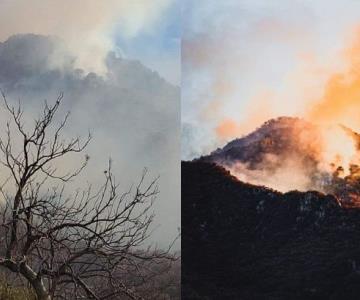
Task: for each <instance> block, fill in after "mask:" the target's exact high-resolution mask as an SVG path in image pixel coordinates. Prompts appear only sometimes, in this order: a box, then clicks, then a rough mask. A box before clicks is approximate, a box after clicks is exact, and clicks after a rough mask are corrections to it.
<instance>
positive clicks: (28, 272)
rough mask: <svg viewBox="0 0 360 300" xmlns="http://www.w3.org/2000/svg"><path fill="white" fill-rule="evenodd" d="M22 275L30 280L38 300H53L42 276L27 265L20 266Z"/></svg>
mask: <svg viewBox="0 0 360 300" xmlns="http://www.w3.org/2000/svg"><path fill="white" fill-rule="evenodd" d="M20 271H21V274H22V275H23V276H24V277H25V278H26V279H27V280H29V282H30V284H31V286H32V287H33V288H34V290H35V293H36V296H37V300H51V297H50V294H49V292H48V291H47V289H46V287H45V285H44V282H43V280H42V278H41V277H40V276H37V274H36V273H35V272H34V271H33V270H32V269H31V268H30V266H28V265H27V264H26V263H23V264H21V266H20Z"/></svg>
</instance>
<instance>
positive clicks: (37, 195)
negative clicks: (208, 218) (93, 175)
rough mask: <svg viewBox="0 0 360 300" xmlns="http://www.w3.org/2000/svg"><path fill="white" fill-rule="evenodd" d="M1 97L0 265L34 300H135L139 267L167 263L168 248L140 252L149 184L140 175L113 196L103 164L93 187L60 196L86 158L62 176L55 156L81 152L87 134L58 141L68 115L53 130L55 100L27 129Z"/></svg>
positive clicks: (148, 218) (153, 190) (151, 191)
mask: <svg viewBox="0 0 360 300" xmlns="http://www.w3.org/2000/svg"><path fill="white" fill-rule="evenodd" d="M2 98H3V100H4V104H5V111H6V112H8V113H9V116H10V120H9V121H8V122H7V125H6V129H5V135H4V136H3V137H2V138H0V164H1V165H2V166H3V167H4V168H5V169H6V170H7V171H8V172H7V173H6V172H5V173H4V174H8V175H9V176H8V177H7V178H6V180H5V181H4V183H3V184H2V185H1V186H0V192H1V194H2V196H3V200H1V199H0V202H1V201H2V210H1V212H2V218H1V224H0V226H1V236H0V238H1V243H2V246H3V247H4V251H3V253H1V255H0V266H2V267H5V268H6V269H8V270H10V271H11V272H14V273H16V274H19V275H21V277H23V278H25V279H26V281H27V282H28V283H29V285H30V286H31V287H32V288H33V289H34V291H35V293H36V295H37V298H38V299H39V300H45V299H46V300H49V299H141V297H140V296H139V295H138V294H137V293H136V290H135V289H134V288H133V287H135V286H136V285H137V284H138V283H139V281H141V280H143V277H142V274H143V273H144V272H143V270H144V266H146V265H148V264H149V263H151V262H155V263H156V261H157V260H159V259H170V260H171V259H173V257H172V256H171V255H170V252H169V249H170V248H169V249H165V250H162V251H161V250H158V249H153V248H150V247H149V248H147V249H144V242H145V241H146V240H147V239H148V237H149V235H150V233H151V231H150V225H151V224H152V221H153V217H154V215H153V213H152V211H151V210H152V204H153V201H154V199H155V197H156V195H157V194H158V188H157V179H155V180H153V181H151V182H150V183H148V184H145V182H146V180H145V175H146V172H144V174H143V176H142V177H141V179H140V181H139V183H138V184H137V185H136V186H135V187H134V188H132V189H130V190H129V191H127V192H125V193H118V185H117V184H116V182H115V178H114V175H113V173H112V171H111V163H110V162H109V166H108V168H107V170H106V171H104V172H103V173H104V174H103V175H104V183H103V185H102V186H101V187H100V188H97V189H95V191H93V187H92V186H91V185H88V186H87V187H86V188H85V189H83V190H82V191H79V190H76V191H75V192H73V193H69V192H67V191H66V189H65V187H66V186H68V185H67V183H69V181H71V180H73V179H74V178H75V177H76V176H77V175H79V174H80V172H81V171H82V170H83V169H84V168H85V166H86V165H87V162H88V160H89V157H88V156H87V155H85V157H84V161H83V163H82V164H81V165H80V166H79V167H78V168H77V169H75V170H74V171H72V172H69V173H66V174H60V173H59V172H60V168H59V166H60V165H61V162H62V158H64V157H65V156H67V155H69V154H71V153H73V154H74V153H81V152H82V151H83V150H84V149H85V148H86V146H87V145H88V143H89V142H90V139H91V137H90V135H89V136H88V137H87V138H86V139H85V140H83V141H81V139H80V138H78V137H77V138H72V139H70V140H66V139H65V138H64V137H63V133H62V132H63V129H64V127H65V125H66V123H67V120H68V117H69V114H66V115H65V118H64V119H63V120H62V121H61V122H60V123H59V124H58V125H56V126H55V125H54V123H55V118H54V116H55V114H56V112H57V111H58V108H59V106H60V103H61V101H62V99H63V96H62V95H60V96H59V97H58V99H57V101H56V102H55V104H54V105H50V106H49V105H48V104H46V103H45V105H44V109H43V112H42V114H41V116H40V117H39V118H38V119H36V120H35V123H34V125H33V126H32V128H31V129H30V130H27V129H26V128H25V125H24V124H25V122H24V120H23V110H22V109H21V106H20V103H19V105H18V106H17V107H16V108H15V107H13V106H11V105H10V104H9V102H8V101H7V99H6V97H5V95H4V93H3V92H2ZM27 127H29V126H27ZM124 274H127V275H129V274H131V276H124ZM129 278H132V280H129Z"/></svg>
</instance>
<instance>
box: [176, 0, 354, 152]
mask: <svg viewBox="0 0 360 300" xmlns="http://www.w3.org/2000/svg"><path fill="white" fill-rule="evenodd" d="M183 2H184V5H183V9H182V15H183V18H182V25H183V34H182V39H183V40H182V74H183V76H182V80H183V81H182V82H183V85H182V124H183V125H182V157H183V159H191V158H194V157H197V156H199V155H201V154H206V153H208V152H210V151H212V150H215V149H216V147H218V146H222V145H224V143H225V142H226V141H228V140H230V139H233V138H235V137H238V136H241V135H243V134H246V133H248V132H250V131H252V130H253V129H255V127H256V126H258V125H260V124H261V123H262V122H264V121H266V120H267V119H269V118H272V117H276V116H280V115H290V116H292V115H296V116H303V117H306V118H307V117H309V116H311V117H312V118H315V116H316V118H321V117H320V115H319V113H309V109H312V107H314V106H315V104H318V103H324V105H323V106H320V107H321V108H324V107H335V104H339V103H335V102H336V101H335V100H334V99H335V97H332V96H331V95H330V94H331V93H333V94H334V89H331V84H330V83H331V82H332V81H331V79H334V75H335V74H338V75H339V74H340V77H341V78H345V77H346V78H347V79H349V78H350V81H352V83H355V79H354V78H357V77H356V76H355V77H354V74H355V72H353V70H352V69H354V68H352V67H354V66H355V61H356V59H355V58H356V57H360V56H357V54H359V55H360V51H358V50H359V49H360V48H358V47H357V46H358V38H359V36H360V35H359V34H358V33H359V32H360V31H359V28H360V1H355V0H354V1H352V0H347V1H325V0H317V1H310V0H309V1H306V0H302V1H296V0H294V1H287V0H283V1H282V0H277V1H276V0H273V1H265V0H262V1H259V0H249V1H244V0H224V1H214V0H209V1H191V0H184V1H183ZM349 53H350V54H349ZM351 53H352V54H351ZM357 67H358V65H356V68H357ZM350 69H351V71H350ZM350 75H351V76H350ZM335 81H336V80H335ZM344 82H345V81H342V82H341V84H344ZM346 84H347V83H346ZM353 86H354V93H353V95H352V96H351V97H349V98H351V99H347V100H346V101H347V102H346V103H341V113H340V112H339V110H337V112H336V113H335V112H329V113H328V114H327V116H331V117H332V121H336V122H338V121H341V122H345V123H346V122H348V121H349V119H351V118H352V117H354V118H355V116H354V115H355V114H354V113H352V114H351V116H350V115H349V111H350V110H352V111H356V112H357V113H358V112H359V107H360V105H359V102H358V100H357V99H359V98H358V96H356V95H358V94H357V93H358V90H357V89H356V88H355V84H353ZM328 90H330V91H328ZM340 90H341V91H340V92H339V93H337V94H336V95H337V97H336V98H337V99H340V98H342V96H344V94H345V91H346V90H348V88H343V89H340ZM355 90H356V93H355ZM355 96H356V97H355ZM345 98H346V97H345ZM345 98H344V99H345ZM329 99H330V100H329ZM344 101H345V100H344ZM330 102H331V103H332V104H331V105H325V103H330ZM350 103H351V106H347V105H348V104H349V105H350ZM337 107H339V105H338V106H337ZM349 107H351V109H350V108H349ZM345 108H348V109H347V111H346V112H345ZM354 108H355V110H354ZM334 110H335V109H334ZM349 116H350V117H349ZM354 118H353V119H354ZM347 124H349V125H353V126H354V127H355V129H360V126H358V125H359V124H358V123H355V121H354V122H353V121H350V122H348V123H347Z"/></svg>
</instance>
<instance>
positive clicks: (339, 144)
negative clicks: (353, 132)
mask: <svg viewBox="0 0 360 300" xmlns="http://www.w3.org/2000/svg"><path fill="white" fill-rule="evenodd" d="M322 139H323V145H322V153H321V154H322V157H321V159H320V166H319V167H320V169H323V170H325V171H327V172H331V173H333V172H335V171H337V172H338V176H339V177H342V178H343V177H345V176H348V175H349V174H350V168H351V165H353V164H356V163H358V161H357V152H358V151H357V147H356V143H355V140H354V139H353V137H351V136H350V134H348V133H347V132H346V131H345V130H344V129H343V128H341V127H339V126H331V127H329V126H327V127H325V128H323V129H322Z"/></svg>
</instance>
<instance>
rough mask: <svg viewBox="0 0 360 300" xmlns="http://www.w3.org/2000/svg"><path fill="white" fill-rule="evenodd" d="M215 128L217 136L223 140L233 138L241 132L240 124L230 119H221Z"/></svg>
mask: <svg viewBox="0 0 360 300" xmlns="http://www.w3.org/2000/svg"><path fill="white" fill-rule="evenodd" d="M215 130H216V134H217V136H218V137H219V138H221V139H224V140H226V139H229V138H233V137H235V136H236V135H237V134H239V132H241V128H240V126H239V125H238V124H237V123H236V122H235V121H234V120H232V119H225V120H223V121H222V122H221V123H220V124H219V125H218V126H217V127H216V129H215Z"/></svg>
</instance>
